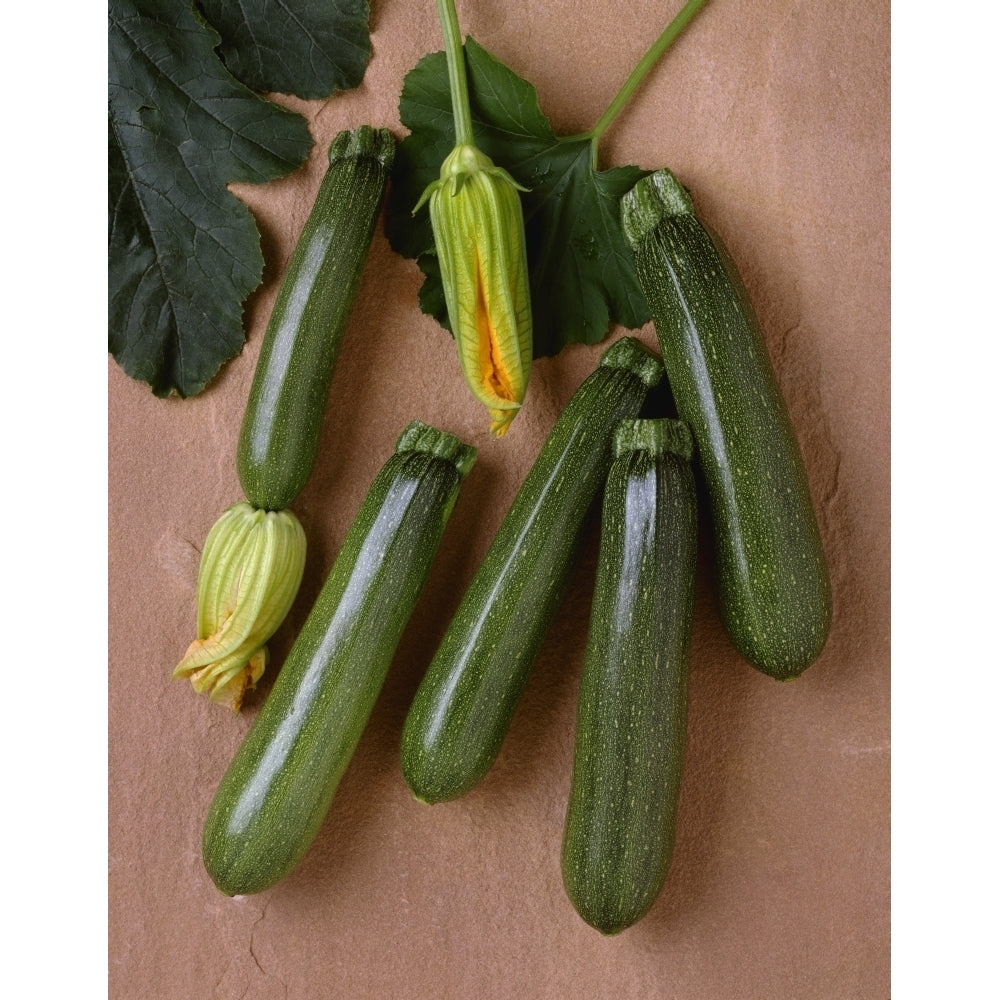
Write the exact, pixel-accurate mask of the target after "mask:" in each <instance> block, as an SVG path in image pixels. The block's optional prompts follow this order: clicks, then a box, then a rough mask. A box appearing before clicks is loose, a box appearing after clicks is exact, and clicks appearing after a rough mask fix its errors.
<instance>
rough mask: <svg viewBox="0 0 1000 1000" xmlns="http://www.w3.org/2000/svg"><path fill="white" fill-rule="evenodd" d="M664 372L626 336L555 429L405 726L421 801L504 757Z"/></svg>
mask: <svg viewBox="0 0 1000 1000" xmlns="http://www.w3.org/2000/svg"><path fill="white" fill-rule="evenodd" d="M662 376H663V368H662V365H661V364H660V360H659V358H657V357H656V356H655V355H654V354H652V353H651V352H650V351H648V350H647V349H646V348H645V347H643V345H642V344H641V343H640V342H639V341H637V340H635V339H633V338H631V337H623V338H621V339H620V340H618V341H616V342H615V343H614V344H613V345H612V346H611V347H609V348H608V349H607V350H606V351H605V352H604V354H603V355H602V357H601V361H600V364H599V365H598V367H597V370H596V371H595V372H594V373H593V374H592V375H591V376H590V377H589V378H588V379H587V380H586V381H585V382H584V383H583V384H582V385H581V386H580V388H579V389H577V391H576V392H575V393H574V395H573V397H572V398H571V399H570V401H569V403H568V404H567V406H566V409H565V410H564V411H563V413H562V414H561V416H560V417H559V419H558V420H557V421H556V423H555V426H554V427H553V428H552V431H551V433H550V434H549V436H548V439H547V440H546V442H545V444H544V445H543V447H542V450H541V452H540V453H539V455H538V458H537V459H536V460H535V463H534V465H533V466H532V468H531V471H530V472H529V473H528V475H527V477H526V478H525V481H524V483H523V485H522V486H521V489H520V490H519V492H518V494H517V496H516V497H515V499H514V502H513V504H512V505H511V508H510V510H509V511H508V512H507V516H506V517H505V518H504V521H503V523H502V524H501V525H500V529H499V530H498V532H497V534H496V537H495V538H494V540H493V543H492V545H491V546H490V549H489V551H488V552H487V553H486V557H485V559H484V560H483V563H482V565H481V566H480V568H479V570H478V571H477V573H476V575H475V577H474V578H473V580H472V583H471V584H470V586H469V588H468V590H467V591H466V593H465V595H464V597H463V599H462V601H461V603H460V605H459V607H458V610H457V611H456V613H455V616H454V618H453V619H452V621H451V623H450V625H449V627H448V629H447V631H446V632H445V635H444V637H443V639H442V642H441V645H440V647H439V648H438V651H437V653H436V654H435V656H434V659H433V660H432V662H431V664H430V667H429V668H428V670H427V673H426V675H425V676H424V678H423V680H422V682H421V684H420V686H419V688H418V689H417V693H416V696H415V697H414V700H413V704H412V705H411V707H410V711H409V713H408V715H407V718H406V722H405V724H404V726H403V739H402V750H401V757H402V766H403V775H404V776H405V778H406V781H407V783H408V784H409V786H410V789H411V790H412V792H413V794H414V796H416V798H418V799H420V800H421V801H424V802H440V801H443V800H445V799H453V798H456V797H458V796H459V795H462V794H464V793H465V792H467V791H468V790H469V789H470V788H471V787H472V786H473V785H475V784H476V782H478V781H479V780H480V779H481V778H482V777H483V775H484V774H486V772H487V771H488V770H489V768H490V767H491V765H492V764H493V761H494V760H495V759H496V756H497V753H498V752H499V750H500V744H501V742H502V741H503V738H504V735H505V734H506V732H507V729H508V726H509V724H510V720H511V716H512V715H513V712H514V708H515V706H516V704H517V701H518V699H519V698H520V696H521V692H522V691H523V689H524V686H525V684H526V683H527V679H528V674H529V671H530V669H531V665H532V663H533V662H534V660H535V657H536V656H537V654H538V650H539V648H540V646H541V644H542V640H543V638H544V636H545V632H546V629H547V628H548V625H549V622H550V621H551V619H552V615H553V613H554V612H555V609H556V606H557V604H558V602H559V599H560V597H561V595H562V593H563V590H564V588H565V583H566V580H567V577H568V575H569V571H570V568H571V566H572V561H573V555H574V552H575V549H576V547H577V542H578V540H579V536H580V529H581V527H582V525H583V522H584V518H585V516H586V513H587V510H588V508H589V507H590V505H591V503H592V501H593V500H594V498H595V497H596V496H597V495H598V492H599V490H600V488H601V486H602V485H603V483H604V479H605V477H606V475H607V471H608V468H609V466H610V465H611V461H612V454H611V440H612V436H613V434H614V429H615V427H616V426H617V425H618V422H619V421H620V420H623V419H626V418H628V417H634V416H636V415H638V413H639V411H640V408H641V407H642V404H643V402H644V401H645V399H646V395H647V393H648V391H649V389H650V388H651V387H652V386H654V385H656V384H657V383H658V382H659V381H660V380H661V378H662Z"/></svg>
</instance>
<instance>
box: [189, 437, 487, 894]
mask: <svg viewBox="0 0 1000 1000" xmlns="http://www.w3.org/2000/svg"><path fill="white" fill-rule="evenodd" d="M475 456H476V452H475V449H474V448H471V447H469V446H468V445H465V444H463V443H462V442H461V441H459V440H458V439H457V438H455V437H453V436H452V435H450V434H446V433H444V432H443V431H439V430H437V429H436V428H433V427H428V426H427V425H425V424H421V423H420V422H419V421H415V422H414V423H412V424H410V426H409V427H408V428H407V429H406V430H405V431H404V432H403V434H402V436H401V437H400V439H399V442H398V444H397V447H396V451H395V453H394V454H393V455H392V456H391V457H390V458H389V460H388V461H387V462H386V463H385V465H384V466H383V467H382V470H381V471H380V472H379V474H378V476H377V477H376V479H375V482H374V483H373V484H372V487H371V489H370V490H369V492H368V495H367V496H366V498H365V500H364V502H363V503H362V505H361V509H360V510H359V512H358V515H357V517H356V518H355V520H354V523H353V524H352V525H351V528H350V530H349V531H348V533H347V537H346V538H345V539H344V544H343V546H342V548H341V550H340V553H339V554H338V556H337V559H336V561H335V562H334V565H333V568H332V569H331V570H330V574H329V576H328V577H327V580H326V583H325V584H324V585H323V589H322V591H321V592H320V594H319V597H318V598H317V599H316V603H315V605H314V606H313V608H312V610H311V611H310V613H309V616H308V618H307V619H306V622H305V625H304V626H303V628H302V631H301V633H300V634H299V636H298V637H297V638H296V640H295V643H294V644H293V646H292V649H291V650H290V652H289V654H288V659H287V660H286V661H285V664H284V666H283V667H282V669H281V671H280V672H279V673H278V676H277V679H276V680H275V682H274V687H273V688H272V689H271V692H270V694H269V695H268V698H267V701H266V702H265V703H264V706H263V707H262V708H261V711H260V714H259V715H258V717H257V719H256V720H255V721H254V724H253V726H252V727H251V729H250V731H249V732H248V733H247V736H246V739H245V740H244V742H243V744H242V746H241V747H240V748H239V750H238V751H237V753H236V756H235V758H234V760H233V762H232V764H231V765H230V767H229V770H228V771H227V772H226V774H225V777H223V779H222V782H221V784H220V785H219V789H218V791H217V792H216V795H215V798H214V800H213V802H212V806H211V809H210V811H209V814H208V818H207V820H206V823H205V830H204V835H203V839H202V855H203V858H204V862H205V868H206V870H207V871H208V873H209V875H210V876H211V877H212V880H213V881H214V882H215V884H216V886H218V888H219V889H220V890H221V891H222V892H224V893H225V894H226V895H229V896H235V895H244V894H248V893H255V892H261V891H262V890H264V889H268V888H270V887H271V886H273V885H275V884H276V883H277V882H279V881H280V880H281V879H283V878H284V877H285V876H286V875H288V874H289V873H290V872H291V871H292V870H293V869H294V868H295V866H296V865H297V864H298V863H299V861H300V860H301V859H302V857H303V856H304V854H305V853H306V850H307V849H308V847H309V845H310V844H311V843H312V841H313V839H314V838H315V836H316V834H317V832H318V831H319V828H320V826H321V824H322V822H323V819H324V817H325V816H326V814H327V811H328V810H329V807H330V803H331V802H332V800H333V796H334V793H335V792H336V789H337V785H338V783H339V781H340V778H341V776H342V775H343V773H344V770H345V769H346V768H347V765H348V763H349V762H350V759H351V756H352V755H353V753H354V749H355V747H356V745H357V742H358V739H359V738H360V736H361V733H362V730H363V729H364V727H365V724H366V723H367V721H368V718H369V716H370V714H371V711H372V707H373V706H374V704H375V700H376V698H377V697H378V694H379V691H380V690H381V688H382V685H383V682H384V680H385V676H386V672H387V671H388V669H389V665H390V662H391V661H392V657H393V655H394V653H395V650H396V646H397V644H398V642H399V639H400V636H401V635H402V632H403V628H404V627H405V625H406V623H407V621H408V619H409V618H410V615H411V613H412V611H413V607H414V605H415V604H416V601H417V598H418V596H419V594H420V591H421V588H422V587H423V584H424V581H425V579H426V576H427V572H428V570H429V568H430V564H431V560H432V559H433V557H434V554H435V552H436V551H437V547H438V543H439V541H440V538H441V535H442V533H443V531H444V527H445V524H446V522H447V520H448V518H449V516H450V514H451V511H452V508H453V507H454V504H455V501H456V499H457V497H458V491H459V486H460V485H461V482H462V480H463V479H464V477H465V475H466V474H467V473H468V471H469V470H470V468H471V467H472V464H473V462H474V461H475Z"/></svg>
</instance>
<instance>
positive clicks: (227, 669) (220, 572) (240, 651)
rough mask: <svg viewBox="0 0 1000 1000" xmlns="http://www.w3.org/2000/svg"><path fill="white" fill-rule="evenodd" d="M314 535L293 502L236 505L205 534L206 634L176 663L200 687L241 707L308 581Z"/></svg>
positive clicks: (201, 595) (202, 594)
mask: <svg viewBox="0 0 1000 1000" xmlns="http://www.w3.org/2000/svg"><path fill="white" fill-rule="evenodd" d="M305 561H306V536H305V532H304V531H303V530H302V525H301V524H299V521H298V518H296V517H295V515H294V514H293V513H292V512H291V511H288V510H283V511H263V510H258V509H257V508H255V507H253V506H251V505H250V504H248V503H238V504H235V505H234V506H232V507H230V508H229V509H228V510H227V511H226V512H225V513H224V514H223V515H222V517H220V518H219V520H218V521H216V523H215V525H214V526H213V527H212V530H211V531H210V532H209V534H208V538H207V539H206V541H205V548H204V549H203V550H202V553H201V565H200V566H199V569H198V638H197V639H196V640H195V641H194V642H192V643H191V645H190V646H189V647H188V650H187V652H186V653H185V654H184V659H182V660H181V662H180V663H179V664H177V667H176V668H175V669H174V677H188V678H190V680H191V684H192V685H193V687H194V689H195V691H197V692H198V693H199V694H202V693H204V692H206V691H208V692H209V697H210V698H211V700H212V701H218V702H228V703H229V704H230V705H231V706H232V708H233V710H234V711H239V709H240V705H241V704H242V702H243V696H244V694H245V693H246V692H247V690H249V689H250V688H252V687H253V686H254V685H255V684H256V683H257V681H258V680H259V679H260V676H261V674H262V673H263V672H264V667H265V666H266V664H267V646H266V645H265V643H266V642H267V640H268V639H270V638H271V636H272V635H273V634H274V632H275V630H276V629H277V628H278V626H279V625H280V624H281V623H282V621H284V618H285V616H286V615H287V614H288V611H289V609H290V608H291V606H292V601H293V600H294V599H295V595H296V593H297V592H298V589H299V584H300V583H301V582H302V572H303V569H304V568H305Z"/></svg>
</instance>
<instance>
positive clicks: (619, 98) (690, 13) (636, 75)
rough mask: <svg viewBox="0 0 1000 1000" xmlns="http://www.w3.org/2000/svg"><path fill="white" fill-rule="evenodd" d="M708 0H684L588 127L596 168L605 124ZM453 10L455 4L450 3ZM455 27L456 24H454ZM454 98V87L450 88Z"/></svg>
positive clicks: (609, 122) (442, 0) (620, 108)
mask: <svg viewBox="0 0 1000 1000" xmlns="http://www.w3.org/2000/svg"><path fill="white" fill-rule="evenodd" d="M447 2H449V0H439V6H442V7H443V6H444V4H445V3H447ZM707 2H708V0H687V3H686V4H684V6H683V7H682V8H681V10H680V12H679V13H678V14H677V16H676V17H675V18H674V19H673V20H672V21H671V22H670V24H668V25H667V27H666V30H665V31H664V32H663V34H662V35H660V37H659V38H657V39H656V41H655V42H653V44H652V45H651V46H650V47H649V50H648V51H647V52H646V54H645V55H644V56H643V57H642V59H640V60H639V64H638V65H637V66H636V67H635V69H634V70H632V72H631V74H630V75H629V78H628V79H627V80H626V81H625V83H624V84H623V85H622V89H621V90H619V91H618V93H617V94H616V95H615V99H614V100H613V101H612V102H611V103H610V104H609V105H608V108H607V110H606V111H605V112H604V114H603V115H601V117H600V118H599V119H598V121H597V124H596V125H595V126H594V127H593V128H592V129H591V130H590V132H589V133H588V135H589V136H590V140H591V152H590V156H591V164H592V166H593V167H594V169H595V170H596V169H597V144H598V142H599V141H600V139H601V136H602V135H604V133H605V132H606V131H607V129H608V126H609V125H611V123H612V122H613V121H614V120H615V118H617V117H618V114H619V113H620V112H621V110H622V108H624V107H625V105H626V104H627V103H628V101H629V98H631V96H632V95H633V94H634V93H635V92H636V90H638V89H639V86H640V84H641V83H642V82H643V80H645V78H646V76H647V75H648V74H649V71H650V70H651V69H652V68H653V67H654V66H655V65H656V63H657V61H658V60H659V58H660V56H662V55H663V53H664V52H666V51H667V49H669V48H670V46H671V45H672V44H673V43H674V42H675V41H676V39H677V36H678V35H680V33H681V32H682V31H683V30H684V29H685V28H686V27H687V26H688V24H689V23H690V22H691V20H692V19H693V18H694V16H695V14H697V13H698V11H699V10H701V8H702V7H704V6H705V4H706V3H707ZM452 13H454V7H452ZM456 30H457V26H456ZM450 66H451V56H450V55H449V67H450ZM452 99H453V100H454V91H453V92H452Z"/></svg>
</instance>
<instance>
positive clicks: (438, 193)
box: [414, 144, 532, 437]
mask: <svg viewBox="0 0 1000 1000" xmlns="http://www.w3.org/2000/svg"><path fill="white" fill-rule="evenodd" d="M523 190H525V189H524V188H522V187H520V185H518V183H517V182H516V181H515V180H514V178H513V177H511V176H510V174H508V173H507V171H506V170H504V169H502V168H501V167H498V166H496V165H494V163H493V161H492V160H491V159H490V158H489V157H488V156H486V155H485V154H484V153H482V152H480V150H478V149H477V148H476V147H475V146H471V145H464V144H459V145H457V146H456V147H455V148H454V149H453V150H452V151H451V153H450V154H449V155H448V156H447V158H446V159H445V161H444V163H443V164H442V165H441V177H440V179H439V180H437V181H435V182H434V183H433V184H431V185H430V186H429V187H428V188H427V190H426V191H424V193H423V195H422V196H421V198H420V201H419V203H418V204H417V206H416V208H414V212H416V211H417V209H419V208H420V206H421V205H423V204H424V202H425V201H428V200H429V202H430V206H429V208H430V216H431V226H432V227H433V230H434V243H435V246H436V248H437V255H438V260H439V261H440V265H441V281H442V284H443V286H444V293H445V301H446V303H447V306H448V319H449V321H450V323H451V330H452V333H453V334H454V336H455V341H456V343H457V344H458V354H459V360H460V361H461V365H462V373H463V374H464V376H465V381H466V382H467V383H468V386H469V388H470V389H471V390H472V393H473V395H474V396H475V397H476V398H477V399H478V400H479V401H480V402H482V403H484V404H485V405H486V407H487V408H488V409H489V412H490V417H491V418H492V425H491V427H490V430H491V431H492V432H493V433H494V434H496V436H497V437H502V436H503V434H504V433H506V431H507V428H508V427H509V426H510V423H511V421H512V420H513V419H514V417H515V416H517V411H518V410H519V409H520V407H521V402H522V401H523V399H524V394H525V391H526V390H527V387H528V375H529V373H530V371H531V348H532V344H531V299H530V293H529V289H528V256H527V248H526V244H525V238H524V215H523V212H522V209H521V199H520V196H519V195H518V191H523Z"/></svg>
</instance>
